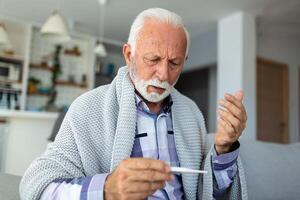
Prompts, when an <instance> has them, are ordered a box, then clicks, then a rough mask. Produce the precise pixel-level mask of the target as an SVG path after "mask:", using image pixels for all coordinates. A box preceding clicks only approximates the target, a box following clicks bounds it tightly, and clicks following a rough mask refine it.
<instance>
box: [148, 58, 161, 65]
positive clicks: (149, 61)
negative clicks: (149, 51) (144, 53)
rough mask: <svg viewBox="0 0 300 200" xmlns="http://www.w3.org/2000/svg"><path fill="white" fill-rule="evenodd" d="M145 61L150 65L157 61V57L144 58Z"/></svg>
mask: <svg viewBox="0 0 300 200" xmlns="http://www.w3.org/2000/svg"><path fill="white" fill-rule="evenodd" d="M145 60H146V62H147V63H148V64H150V65H153V64H156V63H157V62H158V61H159V58H153V59H145Z"/></svg>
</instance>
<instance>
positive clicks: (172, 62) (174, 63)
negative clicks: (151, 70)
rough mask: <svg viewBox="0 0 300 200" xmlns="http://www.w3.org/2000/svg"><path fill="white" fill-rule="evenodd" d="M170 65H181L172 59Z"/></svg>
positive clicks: (174, 66)
mask: <svg viewBox="0 0 300 200" xmlns="http://www.w3.org/2000/svg"><path fill="white" fill-rule="evenodd" d="M170 65H171V67H173V68H176V67H178V66H179V65H180V63H178V62H174V61H170Z"/></svg>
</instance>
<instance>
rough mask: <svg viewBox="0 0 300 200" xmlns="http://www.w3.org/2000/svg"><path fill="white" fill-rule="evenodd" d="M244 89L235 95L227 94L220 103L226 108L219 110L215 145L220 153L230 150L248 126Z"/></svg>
mask: <svg viewBox="0 0 300 200" xmlns="http://www.w3.org/2000/svg"><path fill="white" fill-rule="evenodd" d="M243 97H244V94H243V92H242V91H238V92H236V93H235V94H234V95H230V94H225V99H221V100H220V101H219V104H220V105H221V106H222V107H223V108H224V109H222V108H220V109H219V110H218V114H219V116H220V117H219V121H218V127H217V132H216V135H215V147H216V151H217V153H218V154H223V153H227V152H229V150H230V148H231V146H232V144H233V143H234V142H235V141H237V140H238V139H239V137H240V136H241V134H242V132H243V130H244V129H245V127H246V121H247V113H246V110H245V107H244V105H243V103H242V101H243Z"/></svg>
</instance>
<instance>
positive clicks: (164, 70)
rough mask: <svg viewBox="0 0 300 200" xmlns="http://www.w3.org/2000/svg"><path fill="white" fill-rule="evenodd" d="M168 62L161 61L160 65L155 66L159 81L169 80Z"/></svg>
mask: <svg viewBox="0 0 300 200" xmlns="http://www.w3.org/2000/svg"><path fill="white" fill-rule="evenodd" d="M168 67H169V66H168V62H166V61H162V62H161V63H160V65H158V66H157V69H156V72H157V76H158V78H159V80H160V81H169V70H168Z"/></svg>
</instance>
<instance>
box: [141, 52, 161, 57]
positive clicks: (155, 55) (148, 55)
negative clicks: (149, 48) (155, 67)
mask: <svg viewBox="0 0 300 200" xmlns="http://www.w3.org/2000/svg"><path fill="white" fill-rule="evenodd" d="M143 57H144V58H149V57H152V58H159V57H160V56H159V55H157V54H155V53H147V54H145V55H144V56H143Z"/></svg>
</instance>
